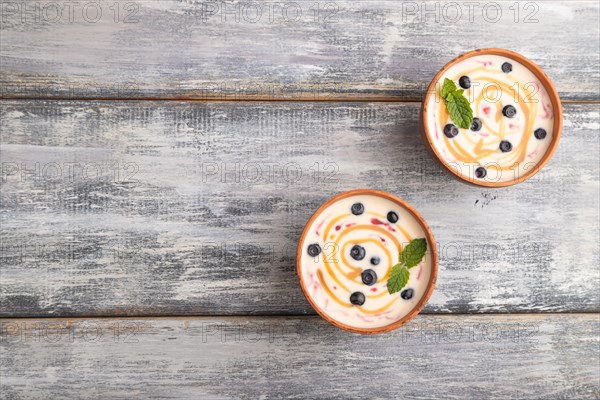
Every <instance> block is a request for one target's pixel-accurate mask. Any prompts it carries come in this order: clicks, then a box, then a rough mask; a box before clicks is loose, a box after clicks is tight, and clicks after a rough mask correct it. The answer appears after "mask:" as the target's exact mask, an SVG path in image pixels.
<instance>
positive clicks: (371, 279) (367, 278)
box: [360, 269, 377, 286]
mask: <svg viewBox="0 0 600 400" xmlns="http://www.w3.org/2000/svg"><path fill="white" fill-rule="evenodd" d="M360 277H361V278H362V281H363V283H364V284H365V285H367V286H371V285H374V284H375V282H377V274H376V273H375V271H373V270H372V269H366V270H364V271H363V273H362V274H360Z"/></svg>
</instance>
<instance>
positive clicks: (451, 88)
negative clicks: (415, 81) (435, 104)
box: [441, 78, 457, 99]
mask: <svg viewBox="0 0 600 400" xmlns="http://www.w3.org/2000/svg"><path fill="white" fill-rule="evenodd" d="M456 89H457V87H456V84H455V83H454V81H451V80H450V79H448V78H445V79H444V84H443V85H442V93H441V94H442V97H443V98H444V99H445V98H446V97H447V96H448V95H449V94H450V93H452V92H455V91H456Z"/></svg>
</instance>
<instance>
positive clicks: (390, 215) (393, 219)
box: [387, 211, 400, 224]
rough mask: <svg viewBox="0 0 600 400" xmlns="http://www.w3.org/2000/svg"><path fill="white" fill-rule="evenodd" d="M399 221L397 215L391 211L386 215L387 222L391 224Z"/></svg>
mask: <svg viewBox="0 0 600 400" xmlns="http://www.w3.org/2000/svg"><path fill="white" fill-rule="evenodd" d="M399 219H400V218H398V214H396V213H395V212H393V211H390V212H389V213H388V214H387V220H388V221H390V222H391V223H392V224H395V223H396V222H398V220H399Z"/></svg>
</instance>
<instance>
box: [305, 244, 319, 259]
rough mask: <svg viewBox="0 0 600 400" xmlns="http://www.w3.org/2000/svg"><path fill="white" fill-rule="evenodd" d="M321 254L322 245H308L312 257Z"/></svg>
mask: <svg viewBox="0 0 600 400" xmlns="http://www.w3.org/2000/svg"><path fill="white" fill-rule="evenodd" d="M319 254H321V246H319V245H318V244H316V243H315V244H311V245H309V246H308V255H309V256H311V257H316V256H318V255H319Z"/></svg>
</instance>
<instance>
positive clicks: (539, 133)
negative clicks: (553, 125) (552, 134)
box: [533, 128, 546, 140]
mask: <svg viewBox="0 0 600 400" xmlns="http://www.w3.org/2000/svg"><path fill="white" fill-rule="evenodd" d="M533 136H535V138H536V139H538V140H542V139H544V138H545V137H546V130H545V129H544V128H538V129H536V130H535V132H533Z"/></svg>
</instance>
